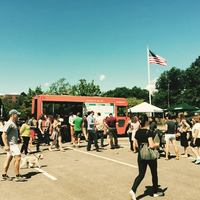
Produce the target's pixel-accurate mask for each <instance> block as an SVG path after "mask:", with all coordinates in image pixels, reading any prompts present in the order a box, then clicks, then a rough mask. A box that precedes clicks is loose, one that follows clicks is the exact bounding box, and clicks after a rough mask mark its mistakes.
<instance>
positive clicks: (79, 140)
mask: <svg viewBox="0 0 200 200" xmlns="http://www.w3.org/2000/svg"><path fill="white" fill-rule="evenodd" d="M80 143H81V135H80V136H79V137H78V146H80Z"/></svg>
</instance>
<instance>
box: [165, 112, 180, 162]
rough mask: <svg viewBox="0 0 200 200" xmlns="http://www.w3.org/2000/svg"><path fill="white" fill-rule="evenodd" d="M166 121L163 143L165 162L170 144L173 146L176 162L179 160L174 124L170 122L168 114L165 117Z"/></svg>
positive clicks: (170, 118)
mask: <svg viewBox="0 0 200 200" xmlns="http://www.w3.org/2000/svg"><path fill="white" fill-rule="evenodd" d="M167 119H168V120H167V121H166V122H165V130H164V133H165V141H166V157H165V160H169V157H168V155H169V150H170V142H172V144H173V146H174V150H175V153H176V160H179V153H178V147H177V145H176V135H175V131H176V123H175V122H174V121H172V117H171V115H170V114H168V115H167Z"/></svg>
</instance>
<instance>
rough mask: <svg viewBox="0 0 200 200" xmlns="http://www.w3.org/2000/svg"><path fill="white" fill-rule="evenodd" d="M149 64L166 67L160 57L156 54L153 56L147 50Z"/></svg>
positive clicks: (165, 63) (165, 62)
mask: <svg viewBox="0 0 200 200" xmlns="http://www.w3.org/2000/svg"><path fill="white" fill-rule="evenodd" d="M149 64H157V65H162V66H165V67H166V66H167V61H166V60H165V59H164V58H162V57H160V56H159V55H157V54H154V53H153V52H152V51H150V50H149Z"/></svg>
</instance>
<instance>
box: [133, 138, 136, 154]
mask: <svg viewBox="0 0 200 200" xmlns="http://www.w3.org/2000/svg"><path fill="white" fill-rule="evenodd" d="M133 151H134V152H135V153H136V152H137V147H136V142H135V139H134V141H133Z"/></svg>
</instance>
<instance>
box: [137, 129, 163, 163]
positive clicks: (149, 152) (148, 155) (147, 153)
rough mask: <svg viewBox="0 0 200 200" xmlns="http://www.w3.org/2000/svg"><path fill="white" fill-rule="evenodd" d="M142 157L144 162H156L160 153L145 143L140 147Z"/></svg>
mask: <svg viewBox="0 0 200 200" xmlns="http://www.w3.org/2000/svg"><path fill="white" fill-rule="evenodd" d="M147 133H148V132H147ZM140 157H141V159H142V160H156V159H157V158H158V157H159V153H158V151H157V150H156V149H151V148H150V147H149V145H148V143H146V142H143V143H142V144H141V145H140Z"/></svg>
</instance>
